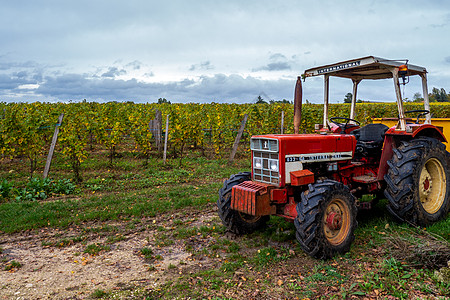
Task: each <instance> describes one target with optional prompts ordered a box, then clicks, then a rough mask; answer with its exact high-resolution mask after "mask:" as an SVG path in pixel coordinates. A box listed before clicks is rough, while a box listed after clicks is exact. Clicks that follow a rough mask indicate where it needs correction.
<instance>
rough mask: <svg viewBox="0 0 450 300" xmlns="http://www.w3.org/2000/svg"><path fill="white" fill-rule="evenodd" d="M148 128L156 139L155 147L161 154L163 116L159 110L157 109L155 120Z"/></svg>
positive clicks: (151, 121)
mask: <svg viewBox="0 0 450 300" xmlns="http://www.w3.org/2000/svg"><path fill="white" fill-rule="evenodd" d="M148 127H149V130H150V132H151V133H152V135H153V138H154V139H155V146H156V148H157V149H158V152H161V146H162V141H161V136H162V133H161V132H162V115H161V111H160V110H159V109H157V110H156V112H155V119H154V120H150V122H149V123H148Z"/></svg>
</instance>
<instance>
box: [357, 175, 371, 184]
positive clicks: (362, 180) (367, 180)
mask: <svg viewBox="0 0 450 300" xmlns="http://www.w3.org/2000/svg"><path fill="white" fill-rule="evenodd" d="M353 181H356V182H359V183H374V182H377V177H375V176H373V175H361V176H355V177H353Z"/></svg>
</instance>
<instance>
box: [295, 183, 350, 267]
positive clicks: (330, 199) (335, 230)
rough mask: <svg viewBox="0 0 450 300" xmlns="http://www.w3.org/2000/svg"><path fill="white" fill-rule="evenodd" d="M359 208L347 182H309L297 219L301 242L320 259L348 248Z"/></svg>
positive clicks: (298, 205) (309, 252)
mask: <svg viewBox="0 0 450 300" xmlns="http://www.w3.org/2000/svg"><path fill="white" fill-rule="evenodd" d="M356 212H357V208H356V204H355V197H353V195H352V194H351V193H350V190H349V189H348V187H346V186H345V185H344V184H342V183H340V182H337V181H333V180H324V181H317V183H314V184H310V185H309V187H308V190H307V191H305V192H303V193H302V195H301V201H300V202H299V203H298V204H297V214H298V215H297V217H296V218H295V220H294V224H295V228H296V237H297V240H298V242H299V243H300V246H301V247H302V249H303V250H304V251H305V252H306V253H308V254H309V255H311V256H313V257H316V258H320V259H323V258H331V257H333V256H334V255H335V254H338V253H345V252H348V251H349V250H350V246H351V244H352V242H353V240H354V239H355V235H354V231H355V228H356V226H357V221H356Z"/></svg>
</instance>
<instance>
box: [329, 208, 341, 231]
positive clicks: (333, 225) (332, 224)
mask: <svg viewBox="0 0 450 300" xmlns="http://www.w3.org/2000/svg"><path fill="white" fill-rule="evenodd" d="M326 224H327V227H328V228H330V229H331V230H339V229H341V226H342V216H341V215H340V214H338V213H335V212H331V213H329V214H328V216H327V223H326Z"/></svg>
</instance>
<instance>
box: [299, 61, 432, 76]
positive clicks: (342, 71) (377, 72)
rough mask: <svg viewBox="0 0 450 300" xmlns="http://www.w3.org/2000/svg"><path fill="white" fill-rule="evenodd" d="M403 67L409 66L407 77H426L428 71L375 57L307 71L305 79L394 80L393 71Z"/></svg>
mask: <svg viewBox="0 0 450 300" xmlns="http://www.w3.org/2000/svg"><path fill="white" fill-rule="evenodd" d="M401 65H407V67H408V71H407V74H406V75H407V76H410V75H424V74H426V73H427V70H426V69H425V68H424V67H420V66H415V65H411V64H408V60H406V59H404V60H391V59H384V58H380V57H375V56H366V57H362V58H357V59H352V60H347V61H343V62H338V63H335V64H330V65H325V66H321V67H316V68H311V69H308V70H305V73H304V74H303V77H304V78H305V77H311V76H318V75H329V76H337V77H344V78H350V79H353V80H362V79H386V78H392V77H393V74H392V69H393V68H398V67H400V66H401Z"/></svg>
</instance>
